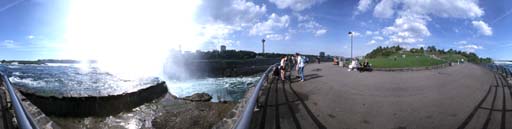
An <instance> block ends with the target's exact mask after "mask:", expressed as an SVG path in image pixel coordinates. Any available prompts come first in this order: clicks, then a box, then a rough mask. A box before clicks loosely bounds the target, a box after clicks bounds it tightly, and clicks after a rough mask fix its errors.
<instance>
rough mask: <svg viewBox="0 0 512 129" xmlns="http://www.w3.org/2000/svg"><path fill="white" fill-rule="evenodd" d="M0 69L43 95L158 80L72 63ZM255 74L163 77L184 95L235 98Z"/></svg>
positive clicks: (128, 87) (135, 86)
mask: <svg viewBox="0 0 512 129" xmlns="http://www.w3.org/2000/svg"><path fill="white" fill-rule="evenodd" d="M0 70H1V71H4V73H6V74H7V75H8V76H9V80H10V81H11V82H12V84H13V85H15V86H17V87H18V88H22V89H23V90H28V91H31V92H37V93H38V94H40V95H46V96H105V95H112V94H121V93H127V92H134V91H137V90H139V89H142V88H146V87H148V86H150V85H152V84H156V83H158V82H160V81H161V80H160V79H159V78H156V77H146V78H140V79H137V80H129V79H123V78H120V77H117V76H115V75H112V74H110V73H108V72H104V71H101V70H100V69H97V68H94V67H93V68H86V69H84V68H83V66H81V65H79V64H76V65H69V64H66V65H63V64H60V65H59V64H52V65H3V66H2V65H1V64H0ZM258 78H259V77H258V76H257V75H254V76H247V77H231V78H205V79H190V80H183V81H173V80H167V81H166V83H167V86H168V89H169V91H170V92H171V93H172V94H174V95H176V96H178V97H185V96H189V95H192V94H194V93H201V92H205V93H208V94H210V95H211V96H212V97H213V101H219V100H225V101H238V100H239V99H241V98H242V97H243V95H244V93H245V91H246V90H247V89H248V88H249V86H251V84H254V83H255V82H256V81H257V80H258Z"/></svg>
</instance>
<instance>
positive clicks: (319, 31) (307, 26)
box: [298, 16, 328, 37]
mask: <svg viewBox="0 0 512 129" xmlns="http://www.w3.org/2000/svg"><path fill="white" fill-rule="evenodd" d="M304 17H307V18H306V19H304V21H303V22H301V23H299V24H298V28H299V31H303V32H310V33H312V34H313V35H314V36H316V37H318V36H321V35H323V34H325V33H326V32H327V31H328V30H327V28H326V27H324V26H322V25H320V24H319V23H318V22H316V21H315V19H313V18H311V17H309V16H304Z"/></svg>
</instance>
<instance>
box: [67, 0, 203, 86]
mask: <svg viewBox="0 0 512 129" xmlns="http://www.w3.org/2000/svg"><path fill="white" fill-rule="evenodd" d="M199 4H201V3H200V1H198V0H185V1H174V0H146V1H142V0H107V1H105V0H73V1H71V2H70V5H69V6H70V8H69V9H70V10H69V13H68V17H67V25H66V35H65V39H66V42H65V45H64V46H65V47H64V49H63V50H62V52H61V57H66V58H74V59H80V60H97V61H98V64H97V66H98V67H100V68H101V69H103V70H106V71H109V72H112V73H118V74H120V75H122V76H125V77H141V76H154V75H161V73H162V70H161V69H162V67H163V64H164V61H165V58H167V57H168V56H169V51H170V50H171V49H177V48H178V46H181V47H182V49H183V50H195V49H198V48H199V47H200V46H201V44H202V43H203V40H202V39H204V38H202V37H200V36H198V33H199V29H200V26H199V25H198V24H196V22H195V21H194V15H195V12H196V10H197V7H198V6H199Z"/></svg>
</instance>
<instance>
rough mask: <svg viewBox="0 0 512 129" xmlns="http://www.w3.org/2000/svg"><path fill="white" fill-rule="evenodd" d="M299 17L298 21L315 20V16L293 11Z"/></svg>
mask: <svg viewBox="0 0 512 129" xmlns="http://www.w3.org/2000/svg"><path fill="white" fill-rule="evenodd" d="M293 15H295V16H296V17H297V21H299V22H302V21H306V20H313V17H311V16H308V15H301V14H300V13H293Z"/></svg>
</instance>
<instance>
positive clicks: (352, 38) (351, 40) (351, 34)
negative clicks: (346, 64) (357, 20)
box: [348, 31, 354, 59]
mask: <svg viewBox="0 0 512 129" xmlns="http://www.w3.org/2000/svg"><path fill="white" fill-rule="evenodd" d="M348 35H350V59H353V58H354V57H352V44H353V43H352V42H353V40H354V34H353V32H352V31H349V32H348Z"/></svg>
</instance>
